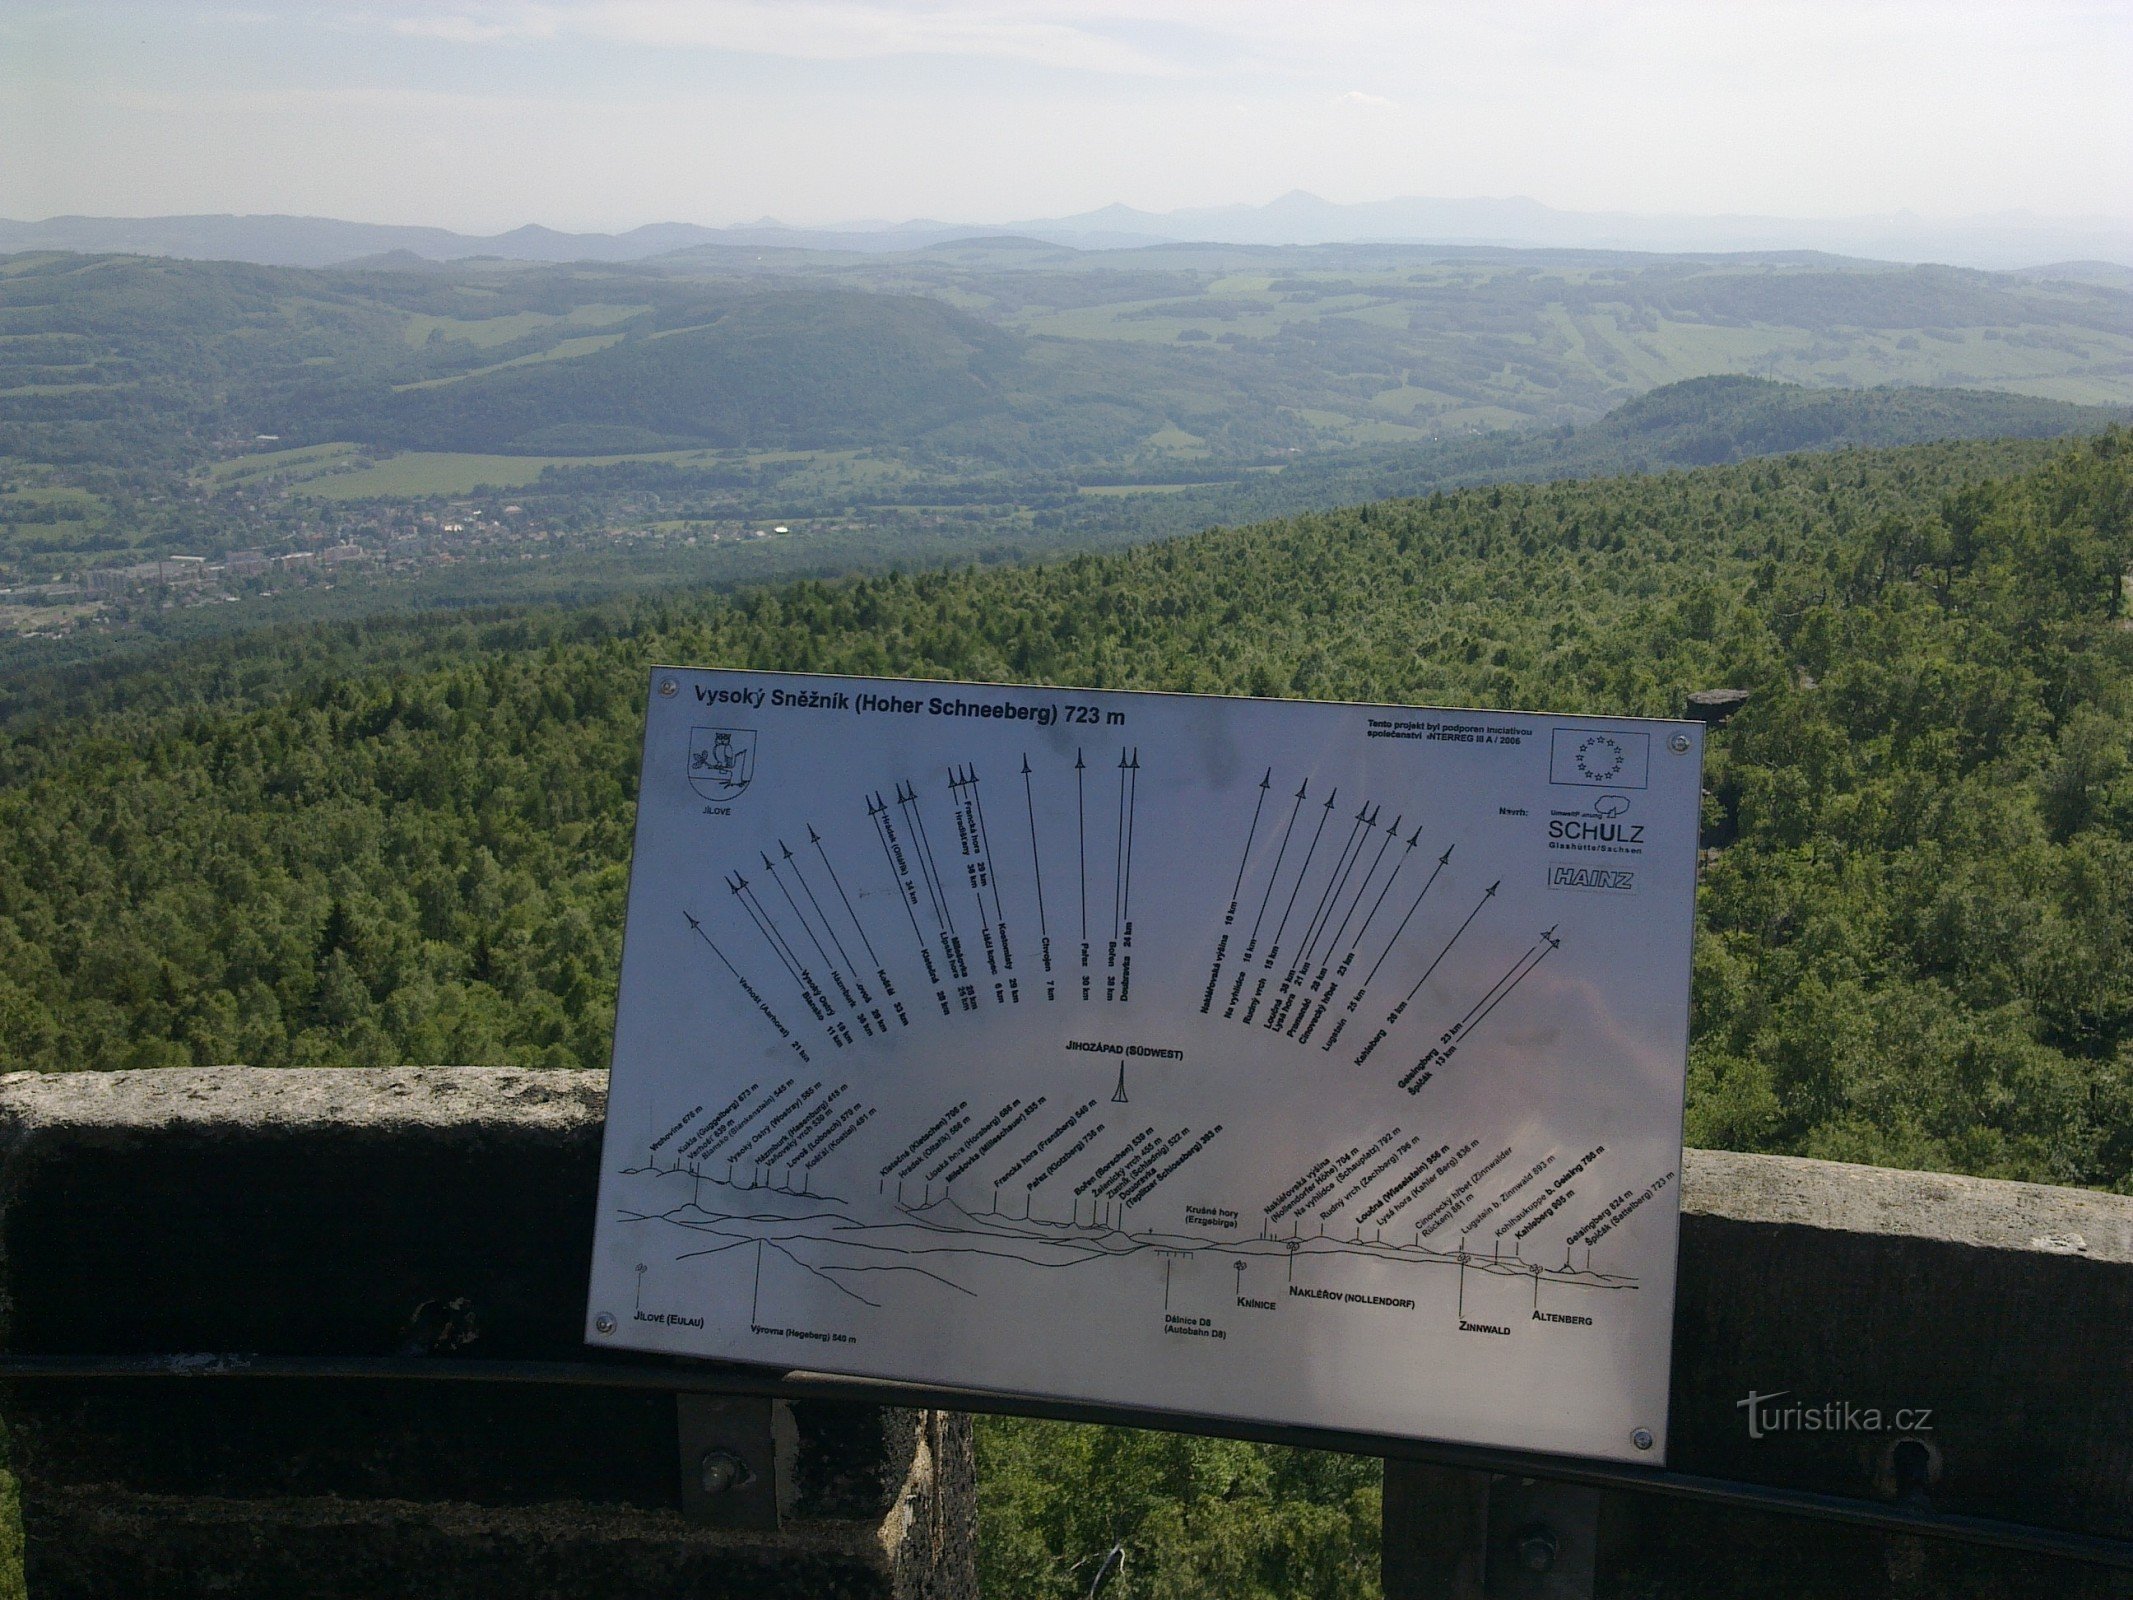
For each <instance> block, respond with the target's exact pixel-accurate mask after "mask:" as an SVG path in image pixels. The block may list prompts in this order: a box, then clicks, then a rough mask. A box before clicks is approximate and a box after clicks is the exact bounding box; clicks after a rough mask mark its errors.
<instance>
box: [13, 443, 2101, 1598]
mask: <svg viewBox="0 0 2133 1600" xmlns="http://www.w3.org/2000/svg"><path fill="white" fill-rule="evenodd" d="M2009 459H2010V457H2009V456H2008V454H2007V452H2006V451H2005V450H2004V449H2003V448H2001V447H1997V446H1934V447H1920V448H1914V449H1909V450H1901V451H1886V452H1876V453H1860V452H1847V453H1843V454H1839V455H1834V456H1818V457H1796V458H1791V459H1787V460H1783V461H1775V462H1761V463H1751V464H1748V465H1744V466H1736V467H1726V468H1716V469H1709V470H1704V471H1697V472H1686V473H1673V474H1667V475H1663V476H1653V477H1641V478H1625V479H1612V480H1602V481H1595V482H1587V483H1556V484H1546V485H1538V486H1498V487H1490V488H1480V489H1469V490H1465V491H1461V492H1457V493H1450V494H1441V493H1440V494H1435V495H1431V496H1430V497H1428V498H1426V499H1409V500H1403V501H1392V502H1383V503H1378V504H1372V505H1365V506H1359V507H1356V508H1353V509H1350V510H1344V511H1338V512H1330V513H1324V514H1314V515H1307V516H1301V517H1297V518H1295V519H1293V520H1290V521H1287V522H1280V523H1272V524H1264V525H1260V526H1253V527H1244V528H1236V529H1230V530H1224V531H1218V532H1209V533H1205V534H1200V535H1196V536H1193V537H1190V538H1184V539H1179V540H1174V541H1171V542H1168V543H1164V544H1158V545H1151V546H1147V547H1144V548H1141V549H1137V550H1133V551H1131V552H1128V553H1124V554H1119V555H1112V556H1104V557H1091V556H1081V557H1076V558H1074V559H1071V560H1067V561H1064V562H1061V563H1058V564H1054V565H1050V566H1023V567H1005V568H996V569H991V570H985V571H978V570H966V571H960V572H941V573H931V574H926V575H921V576H915V577H914V576H900V575H891V576H886V577H871V578H853V579H847V580H843V581H839V582H834V583H822V582H809V583H800V584H793V585H787V586H784V587H780V588H764V589H760V590H757V591H753V592H748V593H743V594H739V595H711V594H702V595H696V596H693V597H683V598H670V599H665V600H659V601H647V602H640V603H636V604H634V605H633V606H627V607H622V606H616V607H610V608H607V609H603V610H596V611H584V612H576V613H565V612H546V613H533V614H529V615H526V616H522V617H515V618H514V617H505V618H492V619H487V620H482V619H462V620H458V621H447V622H439V621H432V622H428V623H422V624H415V623H408V624H375V623H374V624H368V625H363V626H339V627H317V628H312V629H295V630H285V631H281V632H276V633H272V634H268V635H264V636H261V637H259V638H256V639H252V640H240V641H230V642H226V643H224V644H221V645H217V646H213V647H211V648H207V649H205V650H203V651H202V652H201V653H199V654H198V655H197V656H195V657H190V658H174V659H172V660H169V661H165V662H162V663H159V664H153V665H150V666H148V667H123V666H111V667H107V668H105V669H104V670H102V671H100V672H99V673H98V674H97V675H96V676H95V677H94V678H93V679H91V680H89V681H85V682H82V683H79V684H75V685H72V686H69V685H66V684H64V683H60V682H58V681H56V680H55V681H50V682H45V683H43V684H41V685H39V686H37V687H36V688H35V691H34V692H30V693H21V692H18V701H17V705H16V708H15V709H16V716H15V720H14V722H13V725H12V731H10V732H8V733H6V734H0V1066H6V1067H33V1068H43V1069H49V1070H72V1069H82V1068H98V1067H127V1066H150V1067H152V1066H161V1065H172V1064H182V1063H189V1062H216V1061H229V1060H242V1061H250V1062H254V1063H258V1064H262V1065H274V1064H309V1063H317V1064H333V1063H348V1064H384V1063H400V1062H405V1061H421V1062H447V1063H460V1062H512V1063H518V1064H551V1065H559V1066H561V1065H594V1064H598V1063H599V1062H601V1061H602V1060H603V1059H604V1056H605V1051H606V1043H607V1034H608V1029H609V1023H610V1017H611V1011H612V1006H613V995H614V973H615V963H616V957H617V947H618V943H619V931H620V913H621V904H622V893H623V884H624V876H625V871H626V866H625V863H626V855H627V849H628V837H629V827H630V820H631V817H630V811H631V799H632V785H633V783H634V768H635V759H636V733H637V718H638V700H637V696H638V695H639V693H640V692H641V686H642V684H643V681H644V668H645V667H646V666H647V665H648V664H649V663H651V662H653V661H656V660H676V661H688V662H696V663H703V664H713V665H748V666H755V667H781V668H800V669H817V670H837V671H855V672H884V673H908V674H914V675H920V676H947V675H957V676H969V677H977V678H988V679H1020V680H1029V681H1055V682H1073V683H1086V684H1094V685H1099V686H1117V687H1162V688H1171V689H1188V690H1191V689H1207V690H1232V691H1235V690H1242V691H1248V692H1251V693H1254V694H1265V695H1308V696H1318V697H1338V698H1355V699H1373V700H1394V701H1403V700H1404V701H1424V702H1438V703H1477V704H1483V705H1518V706H1534V707H1542V708H1562V709H1573V708H1574V709H1580V710H1590V711H1605V712H1624V713H1646V714H1673V713H1677V712H1678V711H1679V710H1680V708H1681V705H1682V697H1683V695H1684V694H1685V692H1687V691H1689V690H1692V689H1697V688H1707V687H1713V686H1718V685H1727V686H1734V687H1739V688H1745V689H1748V690H1750V691H1752V698H1751V699H1750V701H1749V702H1748V704H1747V706H1746V708H1745V709H1744V710H1743V711H1742V712H1741V713H1740V714H1739V715H1738V716H1737V717H1736V718H1735V719H1734V720H1733V721H1732V722H1731V723H1730V724H1729V725H1728V726H1727V727H1726V728H1725V729H1724V730H1723V731H1722V732H1721V733H1720V734H1719V735H1718V736H1717V737H1716V738H1715V739H1714V741H1713V743H1712V747H1711V754H1710V762H1709V767H1708V777H1707V784H1708V788H1709V795H1708V799H1707V802H1706V818H1705V822H1706V845H1707V847H1708V848H1707V851H1706V866H1705V871H1704V876H1703V885H1702V890H1701V897H1700V907H1699V910H1700V916H1699V940H1698V945H1697V956H1696V975H1695V1013H1694V1039H1693V1045H1692V1054H1691V1061H1690V1108H1689V1134H1690V1137H1691V1139H1692V1140H1694V1141H1697V1142H1702V1143H1707V1144H1718V1145H1726V1146H1731V1147H1734V1148H1742V1149H1757V1150H1772V1151H1786V1152H1796V1153H1805V1154H1814V1155H1823V1156H1833V1157H1838V1158H1843V1159H1851V1160H1865V1161H1874V1162H1882V1163H1890V1164H1898V1165H1912V1166H1922V1167H1936V1168H1945V1169H1948V1170H1955V1171H1968V1172H1979V1173H1987V1174H1993V1175H1999V1176H2009V1177H2024V1178H2033V1179H2041V1180H2046V1181H2052V1182H2061V1183H2076V1184H2090V1185H2096V1186H2101V1187H2109V1188H2116V1189H2118V1190H2120V1191H2123V1192H2133V956H2129V954H2128V948H2129V938H2128V935H2129V933H2133V740H2129V735H2128V729H2129V726H2133V724H2129V714H2133V631H2129V628H2128V618H2127V616H2126V610H2127V606H2126V596H2125V574H2126V571H2127V568H2128V565H2129V563H2133V436H2129V435H2127V434H2124V433H2115V434H2110V435H2106V436H2104V437H2103V438H2101V439H2100V440H2097V441H2095V442H2094V443H2092V444H2090V445H2087V446H2083V447H2081V448H2078V449H2075V450H2073V451H2070V452H2066V453H2063V454H2060V455H2058V456H2057V457H2055V458H2052V459H2050V460H2049V461H2048V462H2046V464H2044V465H2042V466H2036V467H2031V468H2027V469H2025V470H2020V471H2009V470H2007V463H2008V461H2009ZM980 1449H981V1465H982V1469H983V1470H982V1481H983V1502H982V1503H983V1512H982V1516H983V1545H982V1548H983V1560H984V1565H985V1575H986V1580H987V1583H988V1585H989V1586H990V1589H991V1592H994V1593H998V1594H1012V1595H1019V1596H1031V1597H1036V1596H1060V1597H1066V1596H1073V1595H1079V1594H1083V1593H1086V1592H1087V1588H1088V1584H1089V1582H1090V1581H1091V1579H1092V1578H1093V1577H1094V1575H1095V1573H1096V1572H1097V1570H1098V1569H1099V1568H1100V1567H1101V1565H1102V1563H1103V1561H1104V1558H1105V1555H1106V1552H1108V1551H1109V1550H1111V1549H1112V1547H1113V1546H1118V1547H1120V1548H1121V1550H1122V1552H1123V1556H1124V1565H1123V1567H1122V1568H1121V1569H1120V1570H1119V1571H1118V1572H1117V1573H1116V1575H1115V1576H1114V1577H1113V1578H1112V1579H1111V1580H1110V1585H1109V1588H1108V1590H1107V1593H1109V1594H1111V1595H1113V1596H1117V1597H1121V1600H1123V1597H1131V1596H1156V1595H1161V1596H1166V1597H1167V1596H1193V1595H1207V1596H1216V1595H1221V1596H1232V1595H1245V1596H1267V1597H1273V1596H1313V1597H1319V1596H1323V1597H1327V1600H1331V1597H1334V1596H1342V1597H1345V1596H1356V1595H1361V1596H1368V1595H1370V1594H1372V1593H1374V1592H1375V1588H1374V1585H1375V1581H1376V1563H1375V1556H1376V1529H1377V1516H1378V1482H1377V1474H1376V1469H1375V1464H1374V1463H1372V1462H1369V1461H1367V1460H1356V1459H1349V1458H1339V1457H1327V1456H1312V1455H1307V1454H1303V1453H1298V1452H1291V1451H1281V1450H1272V1449H1267V1448H1262V1447H1258V1446H1248V1445H1241V1444H1233V1443H1220V1442H1209V1441H1202V1440H1192V1439H1186V1438H1182V1437H1177V1436H1170V1435H1160V1434H1135V1433H1130V1432H1127V1431H1124V1430H1117V1429H1078V1428H1061V1427H1056V1426H1051V1425H1046V1424H1038V1423H1031V1422H1021V1421H1012V1420H999V1419H996V1420H992V1421H989V1422H987V1423H986V1424H985V1425H984V1427H983V1429H982V1432H981V1447H980Z"/></svg>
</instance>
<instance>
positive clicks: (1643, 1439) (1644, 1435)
mask: <svg viewBox="0 0 2133 1600" xmlns="http://www.w3.org/2000/svg"><path fill="white" fill-rule="evenodd" d="M1629 1442H1630V1443H1631V1444H1633V1445H1635V1446H1636V1447H1637V1448H1638V1449H1639V1450H1649V1449H1650V1448H1651V1447H1652V1446H1653V1445H1655V1444H1657V1443H1658V1442H1659V1441H1658V1440H1656V1439H1654V1438H1653V1437H1652V1430H1651V1429H1649V1428H1639V1429H1638V1430H1637V1431H1636V1432H1635V1433H1633V1434H1631V1435H1630V1436H1629Z"/></svg>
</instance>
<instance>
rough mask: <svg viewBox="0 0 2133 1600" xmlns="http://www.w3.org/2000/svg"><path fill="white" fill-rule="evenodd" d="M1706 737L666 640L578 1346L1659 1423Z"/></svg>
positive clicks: (1226, 1412)
mask: <svg viewBox="0 0 2133 1600" xmlns="http://www.w3.org/2000/svg"><path fill="white" fill-rule="evenodd" d="M1701 767H1702V729H1701V727H1700V726H1699V725H1697V724H1695V723H1673V722H1648V721H1631V720H1622V719H1609V718H1581V717H1557V716H1538V715H1531V714H1526V713H1508V712H1494V711H1487V712H1484V711H1445V710H1430V709H1410V708H1400V707H1386V706H1367V705H1328V704H1317V703H1309V702H1303V701H1278V700H1245V699H1226V698H1215V697H1204V696H1191V695H1162V694H1125V693H1109V692H1083V691H1077V690H1061V689H1030V688H1005V687H998V686H975V685H969V684H950V683H934V682H908V681H902V680H889V679H862V678H829V677H810V676H800V675H786V674H775V673H756V672H729V671H695V670H686V669H679V668H674V669H660V670H657V671H655V672H654V673H653V675H652V680H651V684H650V695H649V700H648V718H647V725H646V733H645V742H644V768H643V777H642V783H641V786H640V789H639V801H638V816H637V840H636V853H635V858H634V862H633V864H632V869H631V877H630V891H629V910H628V925H627V935H626V940H625V948H624V955H623V962H622V974H621V993H620V1000H619V1006H618V1014H617V1018H616V1029H615V1054H614V1073H613V1081H612V1085H611V1087H610V1090H609V1099H608V1120H607V1137H606V1149H605V1158H604V1167H603V1172H602V1177H601V1186H600V1211H599V1218H598V1231H597V1240H596V1245H595V1255H594V1262H593V1272H592V1297H591V1302H590V1304H589V1305H588V1307H587V1312H586V1336H587V1338H588V1340H590V1341H591V1342H593V1343H595V1344H603V1345H610V1346H624V1347H628V1348H631V1349H639V1350H654V1351H664V1352H668V1353H672V1354H682V1355H699V1356H715V1357H723V1358H727V1359H732V1360H740V1361H752V1362H761V1363H765V1364H770V1365H776V1366H780V1367H788V1368H789V1367H807V1368H812V1369H816V1370H822V1371H833V1372H845V1373H854V1374H861V1375H868V1376H875V1377H885V1378H896V1379H902V1380H906V1381H912V1382H924V1383H937V1384H943V1385H954V1386H958V1387H968V1388H985V1389H994V1390H1000V1391H1007V1392H1013V1393H1021V1394H1034V1395H1041V1396H1047V1397H1054V1398H1065V1399H1078V1400H1090V1401H1099V1402H1105V1403H1111V1404H1117V1405H1123V1406H1131V1407H1136V1408H1147V1409H1149V1410H1152V1411H1165V1410H1168V1411H1176V1412H1183V1413H1197V1414H1202V1415H1220V1416H1232V1417H1241V1418H1249V1419H1253V1420H1257V1421H1267V1422H1280V1423H1290V1424H1301V1425H1311V1426H1323V1427H1332V1428H1342V1429H1354V1430H1363V1431H1370V1432H1377V1433H1384V1434H1393V1435H1403V1436H1411V1437H1427V1438H1434V1439H1443V1440H1455V1441H1464V1442H1470V1443H1478V1444H1490V1445H1497V1446H1504V1447H1511V1448H1518V1449H1526V1450H1537V1451H1548V1452H1557V1453H1569V1454H1579V1455H1587V1456H1603V1457H1613V1458H1619V1459H1626V1460H1633V1461H1642V1462H1648V1463H1652V1462H1657V1461H1658V1460H1659V1459H1660V1458H1661V1456H1662V1454H1663V1449H1664V1441H1665V1438H1666V1408H1667V1381H1668V1369H1669V1364H1670V1356H1671V1349H1670V1343H1671V1337H1672V1323H1673V1296H1674V1263H1675V1234H1676V1229H1677V1224H1678V1206H1677V1198H1678V1192H1679V1173H1680V1165H1681V1111H1682V1090H1683V1073H1684V1061H1685V1059H1686V1053H1687V1034H1688V984H1689V938H1690V923H1691V912H1692V902H1693V895H1694V883H1695V872H1696V862H1695V852H1696V842H1697V825H1698V812H1699V797H1700V775H1701Z"/></svg>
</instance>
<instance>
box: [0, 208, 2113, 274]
mask: <svg viewBox="0 0 2133 1600" xmlns="http://www.w3.org/2000/svg"><path fill="white" fill-rule="evenodd" d="M1000 234H1009V235H1019V236H1022V237H1026V238H1030V239H1035V240H1040V241H1042V242H1044V243H1046V244H1052V245H1063V246H1067V247H1069V248H1073V249H1079V250H1112V249H1130V248H1135V247H1140V246H1147V245H1158V244H1173V243H1181V242H1204V243H1217V244H1242V245H1313V244H1341V243H1354V242H1362V241H1378V242H1404V243H1417V244H1435V245H1496V246H1507V247H1512V248H1559V249H1583V250H1622V251H1630V252H1636V253H1656V254H1688V255H1706V254H1714V253H1715V254H1740V253H1750V254H1761V253H1766V252H1772V251H1780V252H1784V251H1801V250H1815V251H1824V252H1828V253H1831V254H1837V255H1849V256H1856V257H1863V258H1866V259H1870V260H1886V261H1929V262H1938V263H1943V264H1947V265H1953V266H1969V267H1979V268H1984V269H1988V270H2007V269H2035V268H2039V267H2044V266H2048V265H2050V264H2053V263H2062V262H2063V263H2079V264H2083V265H2085V266H2087V267H2089V269H2090V270H2095V269H2096V268H2097V267H2099V266H2100V267H2102V268H2104V269H2105V270H2110V271H2118V272H2123V271H2127V270H2129V269H2133V225H2129V224H2126V223H2121V222H2114V221H2111V220H2109V219H2105V218H2076V219H2059V218H2047V217H2037V216H2032V215H2029V214H2027V213H2003V214H1999V215H1993V216H1977V217H1965V218H1958V219H1953V220H1944V221H1936V220H1931V219H1926V218H1921V217H1917V216H1914V215H1912V214H1910V213H1908V212H1898V213H1895V214H1893V215H1886V216H1860V217H1840V218H1813V219H1796V218H1783V217H1765V216H1646V215H1640V214H1636V213H1631V212H1580V211H1565V210H1559V209H1557V208H1555V207H1553V206H1548V205H1544V204H1543V203H1541V202H1540V201H1538V200H1533V199H1530V198H1527V197H1524V196H1511V197H1506V198H1469V199H1433V198H1427V197H1419V196H1411V197H1406V198H1401V199H1393V200H1373V201H1363V202H1358V203H1355V204H1342V203H1339V202H1336V201H1331V200H1326V199H1323V198H1321V197H1320V196H1318V195H1315V194H1310V193H1308V192H1306V191H1304V190H1294V191H1292V192H1290V193H1288V194H1285V195H1282V196H1280V197H1279V198H1277V199H1274V200H1270V201H1268V202H1267V203H1265V204H1264V205H1228V206H1202V207H1188V208H1185V209H1181V210H1176V211H1162V212H1158V211H1143V210H1138V209H1136V208H1134V207H1132V206H1127V205H1116V204H1114V205H1109V206H1104V207H1101V208H1099V209H1097V210H1094V211H1086V212H1081V213H1079V214H1077V215H1073V216H1066V217H1052V218H1042V219H1037V220H1033V221H1022V222H1010V223H1003V224H1000V225H999V226H997V227H981V226H976V225H973V224H970V223H956V222H940V221H935V220H932V219H919V220H914V221H907V222H900V223H886V222H858V223H851V224H846V225H842V226H830V227H819V228H802V227H790V226H787V225H786V224H784V223H780V222H777V221H775V220H774V219H772V218H768V217H766V218H763V219H762V220H760V221H758V222H754V223H744V224H740V225H737V226H729V227H705V226H702V225H700V224H696V223H688V222H657V223H649V224H646V225H645V226H643V227H638V228H631V229H629V230H627V231H626V232H622V233H569V232H563V231H559V230H557V229H554V228H547V227H542V226H540V225H538V224H531V223H529V224H527V225H526V226H524V227H519V228H513V229H511V230H510V231H508V232H505V233H497V234H468V233H459V232H455V231H453V230H451V229H448V228H434V227H420V226H408V225H400V224H392V223H364V222H348V221H343V220H340V219H337V218H330V217H301V216H282V215H264V216H228V215H197V216H169V217H132V218H128V217H85V216H65V217H50V218H46V219H44V220H43V221H38V222H14V221H7V220H5V219H0V252H16V251H29V250H68V251H82V252H113V253H123V254H137V255H165V256H181V257H187V258H191V259H196V260H228V261H249V262H255V263H259V264H261V265H266V266H289V267H323V266H332V265H335V264H338V263H343V262H349V261H355V260H360V259H364V258H369V257H377V256H384V255H389V254H391V253H394V252H401V251H404V252H406V253H408V254H410V255H413V256H416V257H419V258H421V259H423V260H427V261H460V260H468V259H473V258H477V257H489V258H495V259H499V260H505V261H527V262H571V261H599V262H608V263H621V262H631V261H643V260H647V259H649V258H651V257H654V256H659V255H663V254H666V253H668V252H670V251H675V250H687V249H693V248H701V247H704V246H726V247H731V248H740V249H747V248H779V249H802V250H834V251H856V252H865V253H873V252H880V251H891V250H910V249H922V248H925V247H927V246H929V245H935V244H941V243H946V242H950V241H954V240H962V239H969V238H973V237H990V236H996V235H1000Z"/></svg>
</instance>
